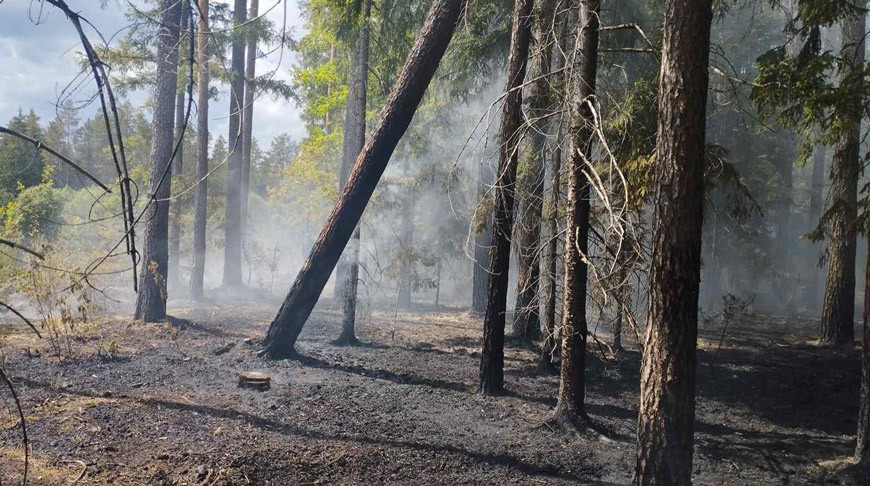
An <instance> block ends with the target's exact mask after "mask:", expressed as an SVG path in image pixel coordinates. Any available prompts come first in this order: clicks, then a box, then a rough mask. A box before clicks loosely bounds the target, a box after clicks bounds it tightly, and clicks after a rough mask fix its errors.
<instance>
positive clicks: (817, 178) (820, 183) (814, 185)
mask: <svg viewBox="0 0 870 486" xmlns="http://www.w3.org/2000/svg"><path fill="white" fill-rule="evenodd" d="M825 152H826V150H825V146H824V145H819V146H817V147H816V148H815V152H814V153H813V175H812V180H811V183H810V214H809V218H808V222H809V224H808V225H807V231H813V230H814V229H815V226H816V225H817V224H819V218H821V217H822V193H823V192H824V190H825ZM807 258H808V259H809V260H810V264H811V265H810V266H809V273H808V278H807V290H806V291H807V293H806V296H805V297H804V301H805V302H806V305H807V308H808V309H811V310H813V311H817V310H818V309H819V280H820V278H821V275H820V272H819V270H818V267H817V265H816V261H817V260H818V256H817V255H816V251H815V249H814V248H813V245H812V243H810V246H809V255H807Z"/></svg>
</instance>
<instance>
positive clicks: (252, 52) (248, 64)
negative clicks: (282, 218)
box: [241, 0, 260, 238]
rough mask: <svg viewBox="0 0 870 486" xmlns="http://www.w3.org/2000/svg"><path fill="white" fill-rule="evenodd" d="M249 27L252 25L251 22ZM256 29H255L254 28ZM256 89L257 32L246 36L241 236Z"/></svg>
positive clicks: (256, 3)
mask: <svg viewBox="0 0 870 486" xmlns="http://www.w3.org/2000/svg"><path fill="white" fill-rule="evenodd" d="M259 9H260V0H251V6H250V9H249V10H248V18H249V19H251V20H253V19H256V18H257V16H258V15H259ZM249 27H253V24H251V25H250V26H249ZM254 30H256V29H254ZM256 91H257V33H256V32H252V33H251V34H250V35H249V36H248V52H247V55H246V56H245V107H244V110H243V113H244V118H243V121H242V196H241V197H242V202H241V208H242V209H241V225H242V238H244V236H245V231H246V229H245V223H246V222H247V218H248V195H249V194H250V190H251V150H252V145H251V144H252V142H253V138H254V96H255V95H256Z"/></svg>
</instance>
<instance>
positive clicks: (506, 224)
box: [477, 0, 533, 395]
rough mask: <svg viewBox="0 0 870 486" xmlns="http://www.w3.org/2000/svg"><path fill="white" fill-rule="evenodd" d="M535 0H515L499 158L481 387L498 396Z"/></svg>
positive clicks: (484, 392) (501, 387)
mask: <svg viewBox="0 0 870 486" xmlns="http://www.w3.org/2000/svg"><path fill="white" fill-rule="evenodd" d="M532 4H533V2H532V0H516V4H515V5H514V16H513V28H512V31H511V47H510V54H509V56H508V69H507V85H506V86H505V100H504V105H503V107H502V113H501V128H500V130H499V162H498V174H497V177H496V183H495V200H494V201H493V217H492V249H490V260H489V271H490V275H489V287H488V289H487V293H486V312H485V314H484V318H483V351H482V352H481V353H480V374H479V382H478V386H477V392H478V393H479V394H481V395H498V394H501V393H502V392H503V391H504V323H505V309H506V307H507V291H508V270H509V267H510V256H511V230H512V229H513V224H514V184H515V183H516V178H517V149H518V147H519V141H520V138H522V133H521V130H520V128H521V127H522V116H523V115H522V105H523V92H522V84H523V80H524V78H525V77H526V61H527V59H528V54H529V42H530V41H531V37H532V29H531V13H532Z"/></svg>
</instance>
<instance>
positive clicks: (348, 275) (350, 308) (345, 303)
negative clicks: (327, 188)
mask: <svg viewBox="0 0 870 486" xmlns="http://www.w3.org/2000/svg"><path fill="white" fill-rule="evenodd" d="M370 9H371V2H366V3H365V15H364V17H363V20H362V25H361V26H360V31H359V37H358V38H357V41H356V42H357V45H356V50H355V52H354V53H353V55H352V58H351V62H350V79H349V81H350V82H349V83H348V84H349V85H350V86H349V89H350V92H349V93H348V95H347V107H346V109H345V113H344V148H343V153H342V161H341V174H340V175H339V176H340V179H341V180H340V183H341V187H342V188H343V187H344V186H345V184H346V183H347V177H348V175H349V174H350V169H351V167H352V166H353V163H354V161H355V160H356V159H357V157H359V154H360V152H362V149H363V145H365V141H366V101H367V100H368V93H367V89H368V65H369V29H368V17H369V12H370ZM359 245H360V238H359V225H357V226H356V228H355V229H354V231H353V235H352V236H351V238H350V244H349V245H348V247H347V248H345V250H344V253H343V254H342V261H341V262H340V263H343V264H344V268H345V271H344V272H336V277H337V279H339V278H340V279H342V280H341V281H339V282H337V285H336V287H338V288H340V289H341V291H340V295H339V297H340V298H341V302H342V306H341V307H342V324H341V335H339V337H338V339H337V340H336V342H337V343H338V344H357V342H358V341H357V338H356V329H355V326H356V293H357V284H358V281H359Z"/></svg>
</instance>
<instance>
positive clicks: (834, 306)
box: [819, 1, 866, 345]
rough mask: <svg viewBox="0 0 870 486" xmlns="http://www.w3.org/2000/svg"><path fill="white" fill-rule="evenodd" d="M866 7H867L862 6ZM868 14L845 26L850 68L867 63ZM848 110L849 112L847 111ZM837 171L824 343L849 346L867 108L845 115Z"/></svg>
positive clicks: (822, 332) (835, 161)
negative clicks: (861, 148)
mask: <svg viewBox="0 0 870 486" xmlns="http://www.w3.org/2000/svg"><path fill="white" fill-rule="evenodd" d="M857 3H858V4H859V6H861V7H863V4H864V2H863V1H862V2H857ZM865 39H866V38H865V33H864V12H863V10H862V11H861V12H860V13H857V12H856V13H855V14H854V15H852V16H850V17H849V18H847V19H845V20H844V21H843V41H842V42H843V45H842V47H841V49H840V54H841V56H842V57H843V58H844V59H845V60H846V63H847V65H848V66H857V65H859V64H861V63H863V62H864V43H865ZM845 110H847V111H845ZM839 118H840V120H839V122H840V123H842V124H843V128H841V131H840V134H839V136H838V139H837V142H836V147H835V151H834V159H833V162H832V167H831V208H830V212H831V219H830V226H829V239H828V241H829V244H828V279H827V282H825V298H824V300H823V301H822V322H821V330H820V336H819V342H820V343H822V344H829V345H843V344H849V343H851V342H852V341H853V340H854V339H855V253H856V247H857V238H858V233H857V231H856V228H855V226H856V222H857V218H858V177H859V173H860V171H861V160H860V153H859V145H860V142H861V108H860V107H851V108H850V109H844V112H843V113H841V114H840V115H839Z"/></svg>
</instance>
